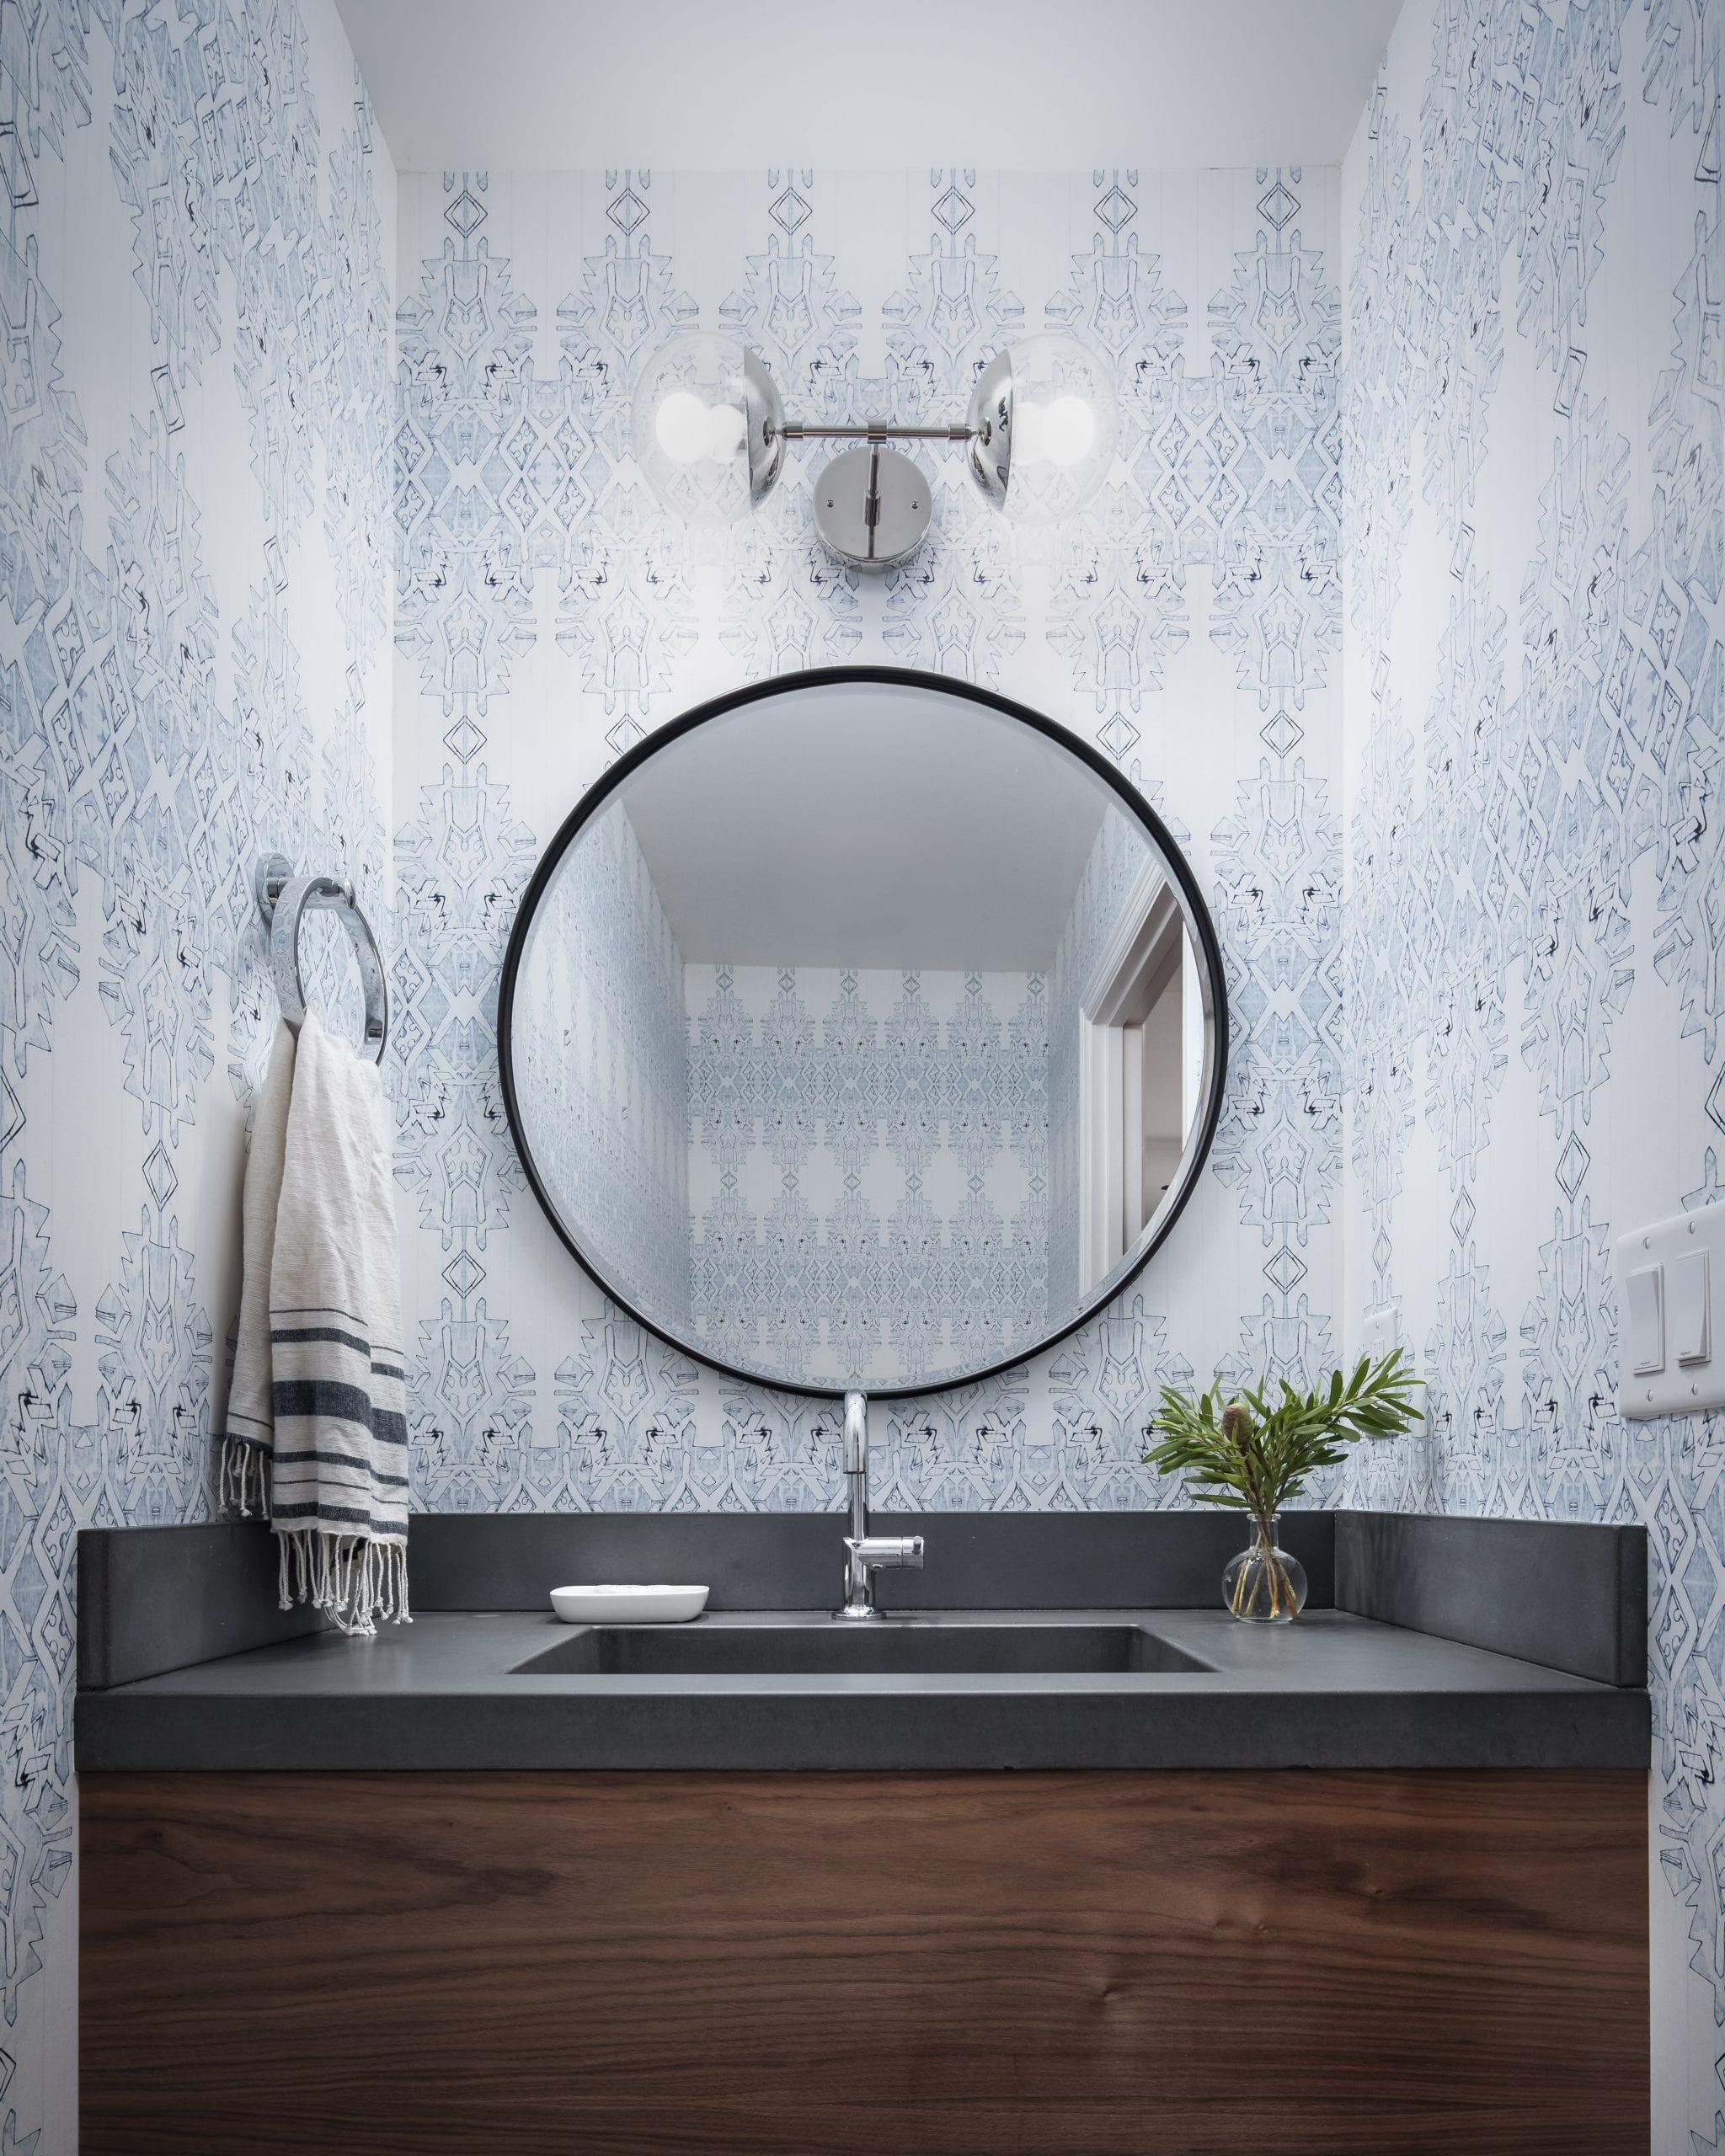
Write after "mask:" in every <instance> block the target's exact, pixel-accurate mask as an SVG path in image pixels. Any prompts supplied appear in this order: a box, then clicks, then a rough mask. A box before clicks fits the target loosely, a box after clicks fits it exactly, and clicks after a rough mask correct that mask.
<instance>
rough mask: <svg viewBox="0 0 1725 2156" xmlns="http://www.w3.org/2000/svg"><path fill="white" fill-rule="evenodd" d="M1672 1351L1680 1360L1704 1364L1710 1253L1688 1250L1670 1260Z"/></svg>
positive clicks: (1708, 1345) (1707, 1346) (1707, 1353)
mask: <svg viewBox="0 0 1725 2156" xmlns="http://www.w3.org/2000/svg"><path fill="white" fill-rule="evenodd" d="M1670 1270H1671V1352H1672V1353H1673V1354H1674V1355H1675V1356H1676V1358H1677V1359H1678V1361H1679V1362H1680V1363H1685V1364H1695V1363H1705V1362H1706V1360H1707V1359H1708V1358H1709V1356H1710V1354H1711V1353H1712V1347H1711V1343H1710V1342H1709V1340H1708V1337H1707V1253H1706V1251H1704V1250H1691V1251H1685V1252H1684V1254H1683V1256H1682V1257H1677V1258H1674V1259H1673V1260H1672V1262H1671V1268H1670Z"/></svg>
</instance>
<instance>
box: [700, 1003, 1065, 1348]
mask: <svg viewBox="0 0 1725 2156" xmlns="http://www.w3.org/2000/svg"><path fill="white" fill-rule="evenodd" d="M684 985H685V989H686V994H687V996H688V1002H689V1113H690V1132H689V1137H690V1166H689V1195H690V1200H691V1204H692V1214H693V1235H694V1241H693V1279H692V1290H693V1305H694V1320H695V1326H696V1331H697V1337H699V1338H700V1339H701V1340H702V1342H705V1343H706V1345H707V1346H708V1348H710V1350H711V1351H712V1353H714V1354H715V1355H717V1356H718V1357H719V1358H721V1359H722V1360H725V1361H729V1362H740V1363H745V1364H750V1365H752V1366H753V1367H755V1368H756V1369H759V1368H761V1366H762V1365H763V1364H764V1365H765V1366H766V1367H767V1368H769V1369H775V1370H777V1371H780V1372H795V1371H802V1370H806V1371H807V1372H808V1373H809V1380H810V1381H811V1382H813V1383H815V1384H823V1383H827V1382H830V1383H831V1384H832V1385H834V1386H835V1387H836V1389H838V1390H842V1389H843V1387H844V1385H845V1384H846V1380H847V1377H848V1376H849V1374H851V1373H853V1372H857V1371H868V1372H870V1373H875V1372H879V1375H878V1376H873V1379H872V1381H873V1383H875V1384H877V1385H889V1384H892V1383H895V1382H896V1383H899V1384H905V1383H907V1382H909V1383H917V1384H920V1383H921V1381H922V1380H921V1373H922V1372H927V1371H935V1370H938V1369H941V1368H943V1367H946V1368H954V1367H963V1366H964V1365H969V1367H970V1368H972V1369H975V1367H976V1366H977V1365H978V1364H985V1363H988V1362H1002V1361H1005V1360H1006V1359H1007V1358H1008V1357H1009V1356H1010V1355H1011V1354H1012V1352H1013V1348H1014V1344H1015V1343H1016V1345H1017V1349H1018V1352H1019V1353H1023V1349H1024V1347H1025V1346H1026V1345H1027V1344H1028V1343H1029V1342H1034V1341H1037V1340H1039V1339H1042V1338H1044V1337H1045V1336H1046V1333H1047V1330H1048V1328H1047V1326H1046V1323H1045V1322H1044V1321H1045V1319H1046V1317H1047V1314H1048V1267H1047V1246H1048V1225H1047V1210H1048V1149H1049V1127H1048V1063H1049V1039H1048V1008H1047V983H1046V981H1045V979H1044V976H1043V975H1042V974H1039V973H1016V974H1009V973H989V972H971V973H958V972H948V971H944V970H939V969H934V968H927V969H922V970H921V971H917V972H908V971H907V972H898V973H895V972H889V971H886V970H884V969H873V968H868V967H859V968H847V969H843V970H841V969H839V968H837V967H825V966H785V967H782V968H773V967H767V966H713V965H691V966H688V967H686V969H685V971H684ZM906 1370H910V1371H912V1372H915V1373H917V1375H916V1376H914V1377H912V1378H910V1379H907V1378H906V1377H905V1371H906ZM851 1381H852V1382H854V1381H855V1380H854V1379H852V1380H851Z"/></svg>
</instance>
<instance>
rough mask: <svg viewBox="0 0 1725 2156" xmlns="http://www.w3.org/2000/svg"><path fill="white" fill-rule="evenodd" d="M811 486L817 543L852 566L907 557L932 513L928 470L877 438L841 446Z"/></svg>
mask: <svg viewBox="0 0 1725 2156" xmlns="http://www.w3.org/2000/svg"><path fill="white" fill-rule="evenodd" d="M813 491H814V529H815V530H816V531H818V532H819V533H820V538H821V543H822V544H823V545H824V546H825V547H826V549H827V551H828V552H830V553H833V554H836V555H837V556H838V558H839V559H840V560H841V562H848V563H851V564H852V567H854V568H863V569H889V568H895V567H896V566H897V564H898V563H900V562H906V561H909V559H910V558H911V555H912V554H914V553H915V552H916V549H917V548H918V547H920V546H921V544H922V542H923V539H924V537H925V536H926V535H927V531H928V520H929V518H930V517H931V516H932V515H933V513H934V512H933V489H932V488H931V487H930V485H929V483H928V480H927V475H926V474H925V473H923V472H919V471H918V470H917V468H916V466H915V465H914V464H913V463H912V462H911V460H910V458H909V457H908V456H904V455H903V454H902V453H901V452H900V451H898V450H896V449H888V448H887V447H885V446H884V444H882V443H880V442H870V443H869V444H868V446H866V447H864V448H862V449H847V450H844V451H841V453H840V454H839V455H838V456H836V457H834V459H833V460H832V462H831V463H830V464H828V465H825V466H823V467H822V468H821V470H820V472H817V473H816V475H815V478H814V489H813Z"/></svg>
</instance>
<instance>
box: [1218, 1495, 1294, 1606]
mask: <svg viewBox="0 0 1725 2156" xmlns="http://www.w3.org/2000/svg"><path fill="white" fill-rule="evenodd" d="M1281 1524H1282V1520H1281V1515H1280V1513H1277V1514H1276V1515H1275V1516H1274V1518H1272V1519H1271V1520H1270V1521H1269V1522H1268V1525H1267V1526H1265V1525H1263V1524H1258V1523H1256V1522H1255V1523H1254V1524H1253V1526H1252V1540H1251V1541H1250V1542H1248V1543H1247V1545H1246V1547H1245V1548H1244V1549H1243V1550H1242V1551H1241V1552H1240V1554H1239V1556H1237V1557H1231V1558H1230V1559H1229V1561H1228V1566H1227V1569H1226V1571H1225V1572H1223V1574H1222V1600H1223V1602H1224V1603H1225V1604H1226V1605H1227V1608H1228V1609H1229V1611H1230V1613H1231V1614H1232V1615H1233V1616H1236V1617H1237V1618H1239V1620H1241V1622H1242V1624H1246V1625H1289V1624H1291V1623H1292V1622H1293V1621H1294V1620H1295V1618H1296V1617H1297V1616H1298V1615H1299V1614H1300V1611H1301V1610H1302V1609H1305V1607H1306V1567H1305V1566H1304V1565H1302V1564H1301V1563H1300V1560H1299V1559H1298V1558H1297V1557H1290V1556H1289V1555H1288V1553H1287V1551H1286V1550H1284V1549H1281V1548H1280V1547H1279V1542H1280V1540H1281V1537H1280V1532H1279V1530H1280V1528H1281Z"/></svg>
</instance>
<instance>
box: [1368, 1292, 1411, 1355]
mask: <svg viewBox="0 0 1725 2156" xmlns="http://www.w3.org/2000/svg"><path fill="white" fill-rule="evenodd" d="M1362 1337H1363V1339H1364V1341H1365V1353H1367V1354H1368V1355H1370V1357H1371V1358H1372V1360H1373V1361H1374V1362H1381V1360H1382V1359H1383V1358H1384V1357H1385V1356H1386V1355H1387V1354H1388V1353H1389V1352H1390V1350H1391V1348H1399V1347H1400V1346H1401V1345H1402V1305H1401V1304H1400V1303H1380V1304H1379V1305H1378V1306H1377V1308H1376V1309H1375V1310H1368V1311H1367V1312H1366V1314H1365V1331H1364V1333H1363V1335H1362Z"/></svg>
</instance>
